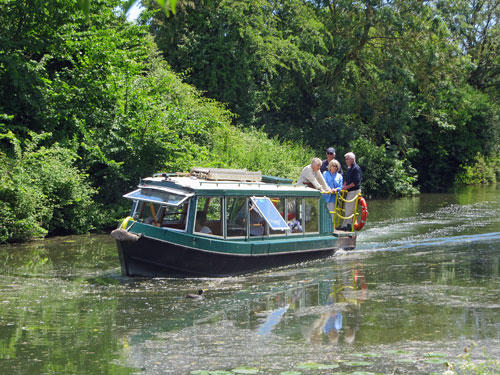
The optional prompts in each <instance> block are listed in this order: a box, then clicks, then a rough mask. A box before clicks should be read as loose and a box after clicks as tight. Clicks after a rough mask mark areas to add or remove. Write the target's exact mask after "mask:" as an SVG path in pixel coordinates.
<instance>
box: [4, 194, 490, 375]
mask: <svg viewBox="0 0 500 375" xmlns="http://www.w3.org/2000/svg"><path fill="white" fill-rule="evenodd" d="M499 197H500V194H499V190H498V189H489V190H488V189H483V190H480V189H468V190H465V191H463V192H455V193H453V194H440V195H423V196H421V197H416V198H408V199H401V200H394V201H373V202H369V210H370V214H369V222H368V224H367V226H366V230H364V231H363V232H361V235H360V240H359V244H358V245H359V246H358V247H359V250H357V251H354V252H343V251H341V252H339V253H337V254H336V255H335V256H333V257H331V258H329V259H326V260H321V261H315V262H309V263H304V264H300V265H295V266H290V267H285V268H280V269H274V270H269V271H267V272H260V273H256V274H250V275H245V276H240V277H232V278H223V279H184V280H178V279H175V280H174V279H133V278H124V277H122V276H120V269H119V263H118V258H117V254H116V248H115V244H114V242H113V241H112V240H111V238H110V237H109V236H75V237H64V238H54V239H50V240H47V241H40V242H35V243H32V244H28V245H16V246H2V247H0V373H13V374H55V373H57V374H104V373H106V374H130V373H137V374H176V375H177V374H190V373H192V374H212V375H213V374H219V375H222V374H224V373H225V374H236V373H240V374H244V373H247V374H251V373H257V372H258V373H259V374H299V373H300V374H310V375H314V374H333V373H342V374H355V373H356V374H369V373H384V374H394V373H398V374H403V373H404V374H430V373H443V372H444V371H445V370H446V366H445V363H450V362H452V363H454V364H455V366H456V367H458V366H459V365H460V363H462V361H463V359H462V358H461V357H460V356H461V355H462V354H464V350H465V349H466V348H467V350H468V351H469V353H472V354H473V356H474V358H477V359H478V360H482V359H485V358H488V357H491V358H500V349H499V348H500V345H499V344H500V296H499V292H498V291H499V290H500V230H499V228H500V219H499V218H500V203H499V201H500V199H498V198H499ZM199 288H203V289H204V290H205V293H204V295H205V298H203V299H201V300H191V299H186V298H185V295H186V294H187V293H193V292H196V291H197V290H198V289H199ZM475 345H477V347H475ZM483 349H484V351H483Z"/></svg>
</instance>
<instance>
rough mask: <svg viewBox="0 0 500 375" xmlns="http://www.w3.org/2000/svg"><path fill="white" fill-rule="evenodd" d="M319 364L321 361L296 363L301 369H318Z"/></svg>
mask: <svg viewBox="0 0 500 375" xmlns="http://www.w3.org/2000/svg"><path fill="white" fill-rule="evenodd" d="M319 366H321V363H317V362H303V363H299V364H298V365H297V368H301V369H318V368H319Z"/></svg>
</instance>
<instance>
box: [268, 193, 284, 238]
mask: <svg viewBox="0 0 500 375" xmlns="http://www.w3.org/2000/svg"><path fill="white" fill-rule="evenodd" d="M269 199H270V200H271V202H272V203H273V204H274V207H276V209H277V210H278V212H279V213H280V216H281V217H282V218H283V220H285V198H277V197H276V198H269ZM285 221H286V220H285ZM269 234H281V235H283V231H282V230H273V229H270V230H269Z"/></svg>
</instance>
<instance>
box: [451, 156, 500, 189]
mask: <svg viewBox="0 0 500 375" xmlns="http://www.w3.org/2000/svg"><path fill="white" fill-rule="evenodd" d="M499 180H500V156H498V155H497V156H496V157H491V158H485V157H484V156H483V155H481V154H479V153H478V154H477V155H476V158H475V163H474V164H473V165H465V166H463V171H462V172H461V173H459V174H458V175H457V179H456V185H479V184H494V183H496V182H497V181H499Z"/></svg>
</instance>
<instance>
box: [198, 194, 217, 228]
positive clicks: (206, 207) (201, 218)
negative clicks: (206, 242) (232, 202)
mask: <svg viewBox="0 0 500 375" xmlns="http://www.w3.org/2000/svg"><path fill="white" fill-rule="evenodd" d="M194 232H195V233H202V234H212V235H214V236H222V198H221V197H200V198H198V203H197V205H196V218H195V226H194Z"/></svg>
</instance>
